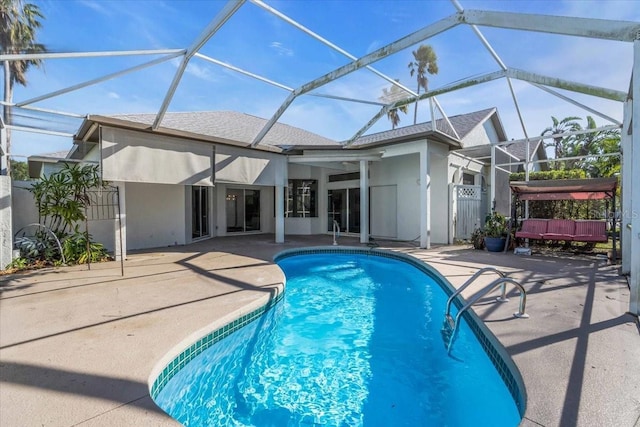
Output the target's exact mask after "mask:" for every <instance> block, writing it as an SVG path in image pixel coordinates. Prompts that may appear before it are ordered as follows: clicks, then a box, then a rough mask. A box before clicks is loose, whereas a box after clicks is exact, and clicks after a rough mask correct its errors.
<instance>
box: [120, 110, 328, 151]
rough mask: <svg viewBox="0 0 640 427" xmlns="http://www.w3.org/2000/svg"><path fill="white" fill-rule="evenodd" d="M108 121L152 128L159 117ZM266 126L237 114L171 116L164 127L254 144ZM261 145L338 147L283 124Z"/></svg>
mask: <svg viewBox="0 0 640 427" xmlns="http://www.w3.org/2000/svg"><path fill="white" fill-rule="evenodd" d="M109 117H113V118H116V119H120V120H127V121H131V122H136V123H142V124H147V125H149V126H151V124H153V121H154V120H155V118H156V115H155V114H118V115H112V116H109ZM266 123H267V120H266V119H263V118H260V117H256V116H252V115H249V114H244V113H239V112H236V111H196V112H168V113H166V114H165V116H164V119H163V120H162V124H161V127H163V128H169V129H175V130H180V131H184V132H190V133H194V134H198V135H205V136H210V137H214V138H223V139H227V140H231V141H236V142H241V143H246V144H251V143H252V142H253V140H254V138H255V137H256V135H258V133H259V132H260V131H261V130H262V128H263V127H264V125H265V124H266ZM261 144H265V145H271V146H279V147H285V146H294V145H306V146H331V145H335V146H338V145H339V143H338V142H336V141H334V140H332V139H329V138H325V137H323V136H320V135H317V134H315V133H312V132H308V131H306V130H303V129H300V128H296V127H293V126H289V125H286V124H282V123H276V124H275V125H274V126H273V127H272V128H271V130H270V131H269V132H268V133H267V135H266V136H265V138H264V139H263V140H262V142H261Z"/></svg>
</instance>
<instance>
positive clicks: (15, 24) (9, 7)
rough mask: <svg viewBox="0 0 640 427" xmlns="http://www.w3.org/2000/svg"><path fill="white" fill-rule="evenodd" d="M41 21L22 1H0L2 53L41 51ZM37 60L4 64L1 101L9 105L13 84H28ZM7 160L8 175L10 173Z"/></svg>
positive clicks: (8, 110) (6, 113)
mask: <svg viewBox="0 0 640 427" xmlns="http://www.w3.org/2000/svg"><path fill="white" fill-rule="evenodd" d="M42 18H44V16H43V15H42V13H41V12H40V8H38V6H36V5H34V4H31V3H23V2H22V0H0V25H1V28H0V50H1V52H2V53H3V54H18V53H38V52H44V51H45V50H46V49H45V47H44V45H42V44H40V43H36V32H37V30H38V29H39V28H40V27H41V26H42V24H41V22H40V19H42ZM40 65H41V61H40V60H22V61H4V63H3V70H4V101H5V102H6V103H7V104H11V102H12V101H13V88H14V85H15V84H16V83H18V84H20V85H22V86H26V85H27V76H26V74H27V70H28V69H29V68H30V67H31V66H36V67H39V66H40ZM7 104H5V105H4V122H5V124H10V123H11V106H10V105H7ZM6 131H7V134H6V135H7V152H8V153H10V152H11V149H10V147H11V135H10V132H9V130H8V129H7V130H6ZM9 168H10V165H9V158H7V174H9Z"/></svg>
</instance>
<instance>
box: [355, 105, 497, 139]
mask: <svg viewBox="0 0 640 427" xmlns="http://www.w3.org/2000/svg"><path fill="white" fill-rule="evenodd" d="M495 111H496V109H495V108H487V109H486V110H480V111H475V112H473V113H467V114H459V115H457V116H451V117H449V121H450V122H451V124H452V125H453V127H454V128H455V130H456V132H457V133H458V136H459V137H460V139H463V138H464V137H465V136H466V135H468V134H469V132H471V131H472V130H473V129H474V128H475V127H476V126H478V125H479V124H481V123H483V122H484V121H485V120H487V119H488V118H489V117H490V116H491V114H493V113H494V112H495ZM436 129H437V130H439V131H441V132H444V133H446V134H447V135H449V136H450V137H451V138H454V139H458V138H456V137H455V134H454V133H453V132H451V129H450V128H449V126H448V125H447V123H446V121H445V120H442V119H440V120H436ZM432 131H433V126H432V123H431V122H425V123H418V124H415V125H410V126H404V127H401V128H397V129H393V130H387V131H384V132H378V133H374V134H370V135H365V136H362V137H360V138H358V139H356V140H355V141H354V142H353V144H352V146H354V147H360V146H365V145H375V144H377V143H383V142H386V141H396V140H405V139H410V138H411V137H413V136H417V135H422V134H425V133H428V132H432Z"/></svg>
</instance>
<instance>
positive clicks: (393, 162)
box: [370, 143, 450, 243]
mask: <svg viewBox="0 0 640 427" xmlns="http://www.w3.org/2000/svg"><path fill="white" fill-rule="evenodd" d="M429 168H430V174H431V212H430V215H431V217H430V218H431V243H447V240H448V229H449V221H450V219H449V196H448V182H447V173H448V151H447V149H446V147H444V146H441V145H439V144H434V143H430V144H429ZM370 169H371V174H370V176H371V179H370V185H371V186H386V185H395V186H396V192H395V197H396V200H395V201H393V200H390V201H389V203H397V207H396V212H397V231H398V232H397V238H398V239H400V240H415V239H417V238H419V237H420V194H419V182H420V181H419V179H420V156H419V154H418V153H412V154H404V155H399V156H394V157H387V158H383V159H382V160H381V161H379V162H372V163H371V168H370ZM387 194H391V195H393V192H388V193H387Z"/></svg>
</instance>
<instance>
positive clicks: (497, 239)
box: [484, 211, 508, 252]
mask: <svg viewBox="0 0 640 427" xmlns="http://www.w3.org/2000/svg"><path fill="white" fill-rule="evenodd" d="M507 231H508V230H507V219H506V218H505V217H504V215H502V214H500V213H498V212H495V211H494V212H492V213H491V215H489V216H487V219H486V221H485V223H484V245H485V247H486V248H487V250H488V251H489V252H502V251H503V250H504V245H505V242H506V237H507Z"/></svg>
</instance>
